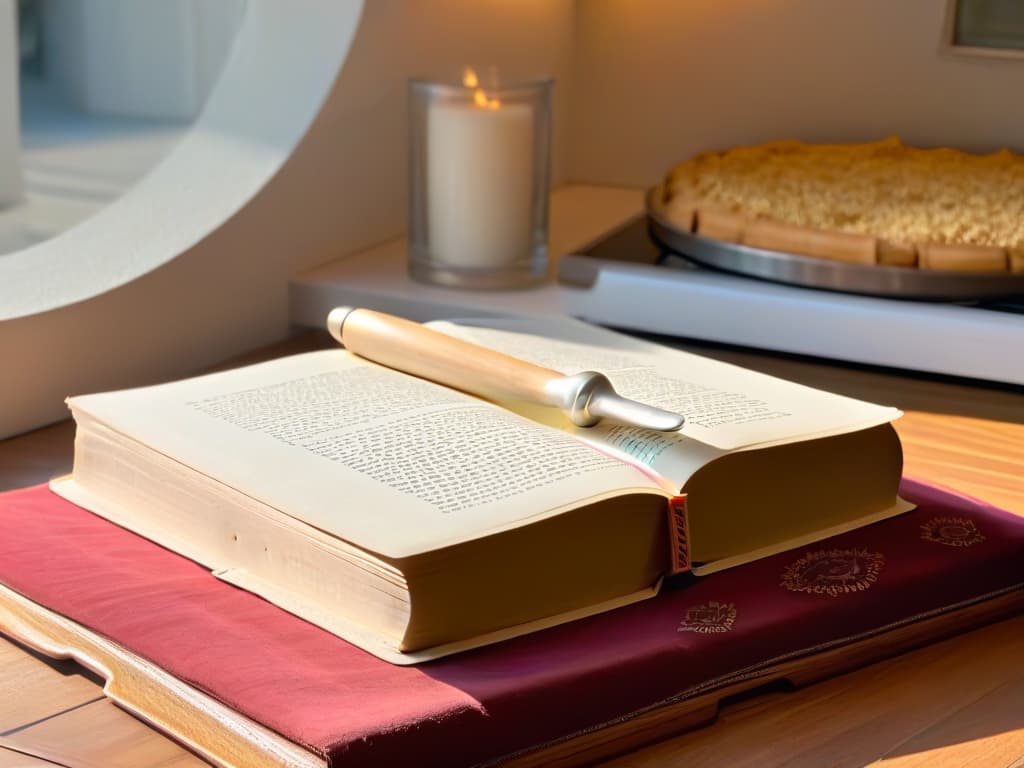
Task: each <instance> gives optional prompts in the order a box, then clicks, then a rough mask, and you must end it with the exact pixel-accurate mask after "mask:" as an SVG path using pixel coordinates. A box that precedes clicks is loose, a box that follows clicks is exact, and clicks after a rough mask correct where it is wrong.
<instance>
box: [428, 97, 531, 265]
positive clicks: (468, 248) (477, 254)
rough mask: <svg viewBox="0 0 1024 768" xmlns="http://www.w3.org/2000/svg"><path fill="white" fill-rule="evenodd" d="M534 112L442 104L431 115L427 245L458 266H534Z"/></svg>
mask: <svg viewBox="0 0 1024 768" xmlns="http://www.w3.org/2000/svg"><path fill="white" fill-rule="evenodd" d="M533 131H534V120H533V107H532V106H531V105H529V104H501V105H500V106H498V105H495V104H494V103H491V104H490V105H487V106H479V105H477V104H474V103H465V102H455V101H440V102H435V103H431V104H430V105H429V106H428V111H427V141H426V177H427V179H426V181H427V184H426V187H427V238H428V240H429V243H430V252H431V255H432V257H433V258H434V260H435V261H437V262H438V263H443V264H446V265H449V266H452V267H467V268H500V267H503V266H509V265H511V264H513V263H515V262H516V261H520V260H522V259H528V258H529V256H530V245H531V232H530V228H531V222H532V216H531V211H532V207H533V168H534V157H533V153H534V151H535V148H534V140H533Z"/></svg>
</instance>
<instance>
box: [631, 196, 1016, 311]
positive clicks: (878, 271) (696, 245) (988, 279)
mask: <svg viewBox="0 0 1024 768" xmlns="http://www.w3.org/2000/svg"><path fill="white" fill-rule="evenodd" d="M662 199H664V190H663V189H662V187H661V186H657V187H654V188H652V189H651V190H649V191H648V193H647V216H648V219H649V222H650V230H651V235H652V237H653V238H654V239H655V240H656V241H657V242H658V243H659V244H660V245H661V246H662V247H664V248H666V249H668V250H669V251H671V252H672V253H676V254H678V255H680V256H683V257H685V258H686V259H689V260H690V261H693V262H696V263H697V264H701V265H703V266H706V267H713V268H715V269H721V270H725V271H727V272H734V273H736V274H739V275H746V276H748V277H757V278H760V279H762V280H771V281H773V282H777V283H786V284H789V285H800V286H804V287H807V288H822V289H825V290H828V291H842V292H844V293H860V294H866V295H870V296H887V297H891V298H900V299H929V300H933V301H972V300H977V299H985V298H993V297H1007V296H1024V274H1013V273H1010V272H959V271H952V270H938V269H916V268H910V267H888V266H869V265H864V264H850V263H847V262H842V261H832V260H830V259H823V258H817V257H814V256H800V255H798V254H795V253H782V252H781V251H769V250H765V249H764V248H752V247H750V246H748V245H740V244H738V243H726V242H722V241H720V240H713V239H711V238H708V237H701V236H700V235H697V234H694V233H692V232H687V231H685V230H681V229H679V228H677V227H676V226H675V225H673V224H672V223H671V222H669V221H668V219H667V218H666V217H665V216H664V215H663V213H662V207H661V200H662Z"/></svg>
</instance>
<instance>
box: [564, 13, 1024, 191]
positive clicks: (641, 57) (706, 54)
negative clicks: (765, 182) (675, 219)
mask: <svg viewBox="0 0 1024 768" xmlns="http://www.w3.org/2000/svg"><path fill="white" fill-rule="evenodd" d="M946 4H947V0H685V2H683V1H681V0H580V2H579V3H578V4H577V11H578V12H577V17H576V33H577V34H576V40H575V46H576V47H575V59H574V74H575V81H574V91H573V105H572V109H573V111H572V138H573V141H572V155H571V166H570V168H571V176H572V178H573V179H574V180H579V181H589V182H600V183H609V184H626V185H649V184H652V183H653V182H655V181H657V180H658V179H659V178H660V176H661V175H662V174H663V173H664V171H665V170H666V169H667V168H668V167H669V166H670V165H671V164H673V163H675V162H678V161H680V160H682V159H684V158H686V157H688V156H690V155H692V154H694V153H695V152H698V151H701V150H705V149H714V148H724V147H728V146H732V145H734V144H742V143H751V142H760V141H764V140H768V139H773V138H799V139H804V140H807V141H864V140H870V139H876V138H880V137H884V136H887V135H892V134H898V135H900V136H901V137H903V139H904V140H905V141H908V142H916V143H920V144H927V145H933V144H949V145H956V146H960V147H963V148H966V149H974V150H991V149H995V148H998V147H1001V146H1009V147H1011V148H1015V149H1017V150H1024V98H1022V96H1024V61H1021V60H1017V61H1007V60H1003V61H999V60H987V59H978V58H968V57H963V56H954V55H949V54H940V52H939V48H940V37H941V31H942V27H943V21H944V18H945V12H946Z"/></svg>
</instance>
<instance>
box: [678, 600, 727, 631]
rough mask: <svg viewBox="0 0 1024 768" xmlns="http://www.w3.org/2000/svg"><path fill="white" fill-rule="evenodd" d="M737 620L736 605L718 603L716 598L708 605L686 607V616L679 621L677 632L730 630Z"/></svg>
mask: <svg viewBox="0 0 1024 768" xmlns="http://www.w3.org/2000/svg"><path fill="white" fill-rule="evenodd" d="M735 621H736V606H735V605H733V604H732V603H717V602H715V601H714V600H712V601H711V602H709V603H707V604H706V605H694V606H692V607H690V608H687V609H686V616H685V617H684V618H683V620H682V621H681V622H679V628H678V629H677V630H676V631H677V632H699V633H700V634H702V635H710V634H714V633H716V632H728V631H729V630H730V629H732V625H733V622H735Z"/></svg>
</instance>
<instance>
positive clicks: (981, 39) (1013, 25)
mask: <svg viewBox="0 0 1024 768" xmlns="http://www.w3.org/2000/svg"><path fill="white" fill-rule="evenodd" d="M946 21H947V23H946V36H945V39H946V41H947V42H948V43H949V44H950V46H951V49H952V50H953V51H954V52H957V53H969V54H973V55H980V56H994V57H998V58H1024V3H1022V2H1020V0H950V5H949V10H948V13H947V20H946Z"/></svg>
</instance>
